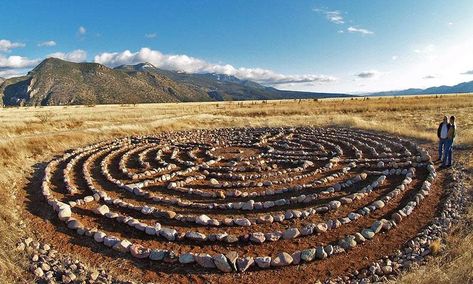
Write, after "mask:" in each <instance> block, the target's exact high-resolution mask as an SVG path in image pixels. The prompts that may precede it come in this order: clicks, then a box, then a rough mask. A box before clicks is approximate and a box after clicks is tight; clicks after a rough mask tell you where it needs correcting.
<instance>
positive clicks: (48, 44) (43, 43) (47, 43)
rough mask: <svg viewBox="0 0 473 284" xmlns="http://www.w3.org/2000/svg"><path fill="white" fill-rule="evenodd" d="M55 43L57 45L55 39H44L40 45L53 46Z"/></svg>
mask: <svg viewBox="0 0 473 284" xmlns="http://www.w3.org/2000/svg"><path fill="white" fill-rule="evenodd" d="M55 45H56V42H55V41H54V40H48V41H43V42H40V43H38V46H39V47H43V46H47V47H51V46H55Z"/></svg>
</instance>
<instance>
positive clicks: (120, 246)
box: [113, 240, 131, 253]
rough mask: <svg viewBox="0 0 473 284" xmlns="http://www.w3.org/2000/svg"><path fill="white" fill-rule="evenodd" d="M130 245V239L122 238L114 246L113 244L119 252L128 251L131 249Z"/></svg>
mask: <svg viewBox="0 0 473 284" xmlns="http://www.w3.org/2000/svg"><path fill="white" fill-rule="evenodd" d="M130 246H131V243H130V241H128V240H122V241H120V242H118V243H116V244H115V245H114V246H113V249H114V250H116V251H118V252H121V253H127V252H128V251H129V249H130Z"/></svg>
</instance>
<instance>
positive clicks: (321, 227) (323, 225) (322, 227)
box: [315, 223, 328, 233]
mask: <svg viewBox="0 0 473 284" xmlns="http://www.w3.org/2000/svg"><path fill="white" fill-rule="evenodd" d="M327 230H328V226H327V224H326V223H318V224H317V225H315V231H316V232H317V233H325V232H327Z"/></svg>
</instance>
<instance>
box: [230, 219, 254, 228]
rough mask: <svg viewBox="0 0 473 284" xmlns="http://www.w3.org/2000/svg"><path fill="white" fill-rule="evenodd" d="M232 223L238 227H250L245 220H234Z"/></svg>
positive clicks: (248, 222)
mask: <svg viewBox="0 0 473 284" xmlns="http://www.w3.org/2000/svg"><path fill="white" fill-rule="evenodd" d="M233 222H235V224H237V225H238V226H242V227H249V226H251V222H250V220H248V219H246V218H238V219H235V220H234V221H233Z"/></svg>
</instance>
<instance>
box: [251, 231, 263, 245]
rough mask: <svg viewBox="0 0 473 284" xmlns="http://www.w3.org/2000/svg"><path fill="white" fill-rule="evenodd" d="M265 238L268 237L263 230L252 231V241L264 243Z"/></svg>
mask: <svg viewBox="0 0 473 284" xmlns="http://www.w3.org/2000/svg"><path fill="white" fill-rule="evenodd" d="M265 240H266V237H265V236H264V233H261V232H256V233H252V234H251V236H250V241H252V242H253V243H257V244H262V243H264V241H265Z"/></svg>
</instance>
